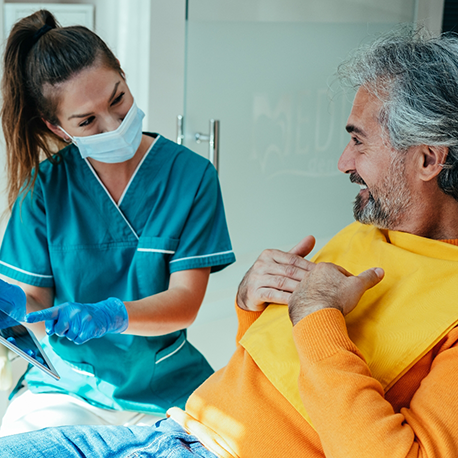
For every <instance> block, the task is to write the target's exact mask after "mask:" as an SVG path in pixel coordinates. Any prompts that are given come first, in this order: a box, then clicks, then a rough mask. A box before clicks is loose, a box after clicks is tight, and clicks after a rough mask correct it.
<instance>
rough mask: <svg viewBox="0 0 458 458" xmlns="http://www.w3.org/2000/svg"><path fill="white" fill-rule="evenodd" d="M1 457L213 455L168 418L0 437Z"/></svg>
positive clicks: (193, 457)
mask: <svg viewBox="0 0 458 458" xmlns="http://www.w3.org/2000/svg"><path fill="white" fill-rule="evenodd" d="M0 455H1V457H2V458H18V457H20V458H26V457H32V458H64V457H65V458H73V457H75V458H82V457H88V458H102V457H110V458H112V457H122V458H146V457H154V458H216V455H215V454H213V453H212V452H210V451H208V450H207V449H206V448H205V447H204V446H203V445H202V444H201V443H200V442H199V440H198V439H197V438H196V437H194V436H191V435H189V434H188V433H187V432H186V431H185V430H184V429H183V428H182V427H181V426H180V425H178V424H177V423H176V422H174V421H173V420H171V419H166V420H161V421H158V422H157V423H156V425H155V426H131V427H125V426H62V427H59V428H45V429H41V430H39V431H33V432H30V433H25V434H16V435H14V436H7V437H3V438H0Z"/></svg>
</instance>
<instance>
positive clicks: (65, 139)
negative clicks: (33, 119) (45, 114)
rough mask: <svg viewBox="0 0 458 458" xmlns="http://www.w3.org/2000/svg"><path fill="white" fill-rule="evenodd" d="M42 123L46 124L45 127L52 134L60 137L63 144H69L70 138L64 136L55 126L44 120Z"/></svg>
mask: <svg viewBox="0 0 458 458" xmlns="http://www.w3.org/2000/svg"><path fill="white" fill-rule="evenodd" d="M41 119H42V120H43V122H44V123H45V124H46V127H47V128H48V129H49V130H50V131H51V132H52V133H54V134H56V135H57V136H58V137H60V138H61V139H62V140H63V141H64V142H67V143H68V142H70V141H71V138H69V136H68V135H66V134H65V133H64V132H63V131H62V130H61V129H60V128H59V127H58V126H55V125H54V124H51V123H50V122H49V121H46V119H43V118H41Z"/></svg>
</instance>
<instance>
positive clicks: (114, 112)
mask: <svg viewBox="0 0 458 458" xmlns="http://www.w3.org/2000/svg"><path fill="white" fill-rule="evenodd" d="M2 91H3V108H2V123H3V130H4V135H5V139H6V146H7V156H8V171H9V203H10V207H11V208H12V215H11V219H10V221H9V224H8V227H7V230H6V233H5V237H4V240H3V244H2V247H1V251H0V274H2V275H3V276H6V277H8V278H10V279H12V280H13V281H14V282H15V283H16V284H19V285H20V286H21V287H22V288H23V290H24V291H25V292H26V294H27V309H28V311H29V312H36V313H32V314H29V315H28V321H29V322H36V321H43V320H45V322H46V331H47V334H48V336H46V337H45V338H44V339H43V341H42V343H43V345H44V347H45V349H46V350H47V353H48V354H49V355H50V357H51V360H52V363H53V365H54V366H55V368H56V370H57V372H59V374H60V375H61V380H60V381H58V382H57V381H53V380H52V379H51V378H50V377H47V376H46V375H45V374H43V373H42V372H41V371H39V370H37V369H29V370H28V371H27V373H26V375H25V380H26V382H27V387H28V390H26V391H25V392H24V390H21V391H20V392H19V395H16V397H15V398H14V399H13V401H12V403H11V404H10V406H9V408H8V411H7V413H6V415H5V417H4V421H3V425H2V434H3V435H6V434H11V433H15V432H22V431H28V430H33V429H39V428H43V427H45V426H54V425H62V424H147V423H151V422H153V421H155V420H156V418H154V417H151V418H150V417H148V418H147V417H146V416H145V415H143V414H145V413H148V414H152V415H153V416H154V415H156V416H163V414H164V412H165V410H166V409H167V408H168V407H169V406H170V405H172V404H173V405H183V404H184V402H185V401H186V399H187V397H188V395H189V394H190V393H191V392H192V391H193V390H194V389H195V388H196V387H197V386H198V385H199V384H200V383H201V382H202V381H203V380H204V379H205V378H207V377H208V376H209V375H210V374H211V372H212V370H211V368H210V366H209V364H208V363H207V362H206V360H205V359H204V357H203V356H202V355H201V354H200V353H199V352H198V351H197V350H196V349H195V348H194V347H192V346H191V345H190V344H189V343H188V342H187V340H186V331H185V328H186V327H187V326H189V325H190V324H191V323H192V322H193V320H194V319H195V317H196V314H197V312H198V310H199V307H200V305H201V302H202V300H203V297H204V294H205V290H206V286H207V281H208V276H209V274H210V271H218V270H220V269H222V268H224V267H225V266H227V265H228V264H230V263H232V262H233V261H234V260H235V258H234V254H233V252H232V250H231V245H230V240H229V236H228V231H227V226H226V221H225V216H224V209H223V204H222V200H221V193H220V189H219V184H218V179H217V175H216V172H215V170H214V168H213V167H212V166H211V164H210V163H209V162H208V161H206V160H205V159H203V158H201V157H200V156H198V155H196V154H194V153H192V152H190V151H189V150H187V149H186V148H184V147H181V146H178V145H176V144H175V143H172V142H170V141H168V140H166V139H165V138H163V137H161V136H159V135H157V134H145V133H142V131H141V124H142V119H143V116H144V114H143V113H142V111H141V110H140V109H139V108H137V105H136V102H135V101H134V99H133V97H132V94H131V93H130V91H129V88H128V86H127V84H126V80H125V75H124V73H123V71H122V69H121V67H120V65H119V62H118V60H117V59H116V58H115V57H114V55H113V54H112V52H111V51H110V50H109V49H108V47H107V46H106V45H105V43H104V42H103V41H102V40H101V39H100V38H99V37H98V36H97V35H95V34H94V33H93V32H91V31H90V30H88V29H86V28H85V27H79V26H78V27H64V28H62V27H60V26H58V24H57V23H56V21H55V18H54V17H53V16H52V14H51V13H49V12H48V11H44V10H41V11H38V12H37V13H35V14H33V15H31V16H29V17H27V18H24V19H22V20H21V21H19V22H18V23H17V24H16V25H15V26H14V28H13V29H12V31H11V34H10V36H9V38H8V42H7V46H6V51H5V61H4V74H3V82H2ZM63 142H66V143H68V146H66V147H65V148H63V149H61V150H60V151H59V152H58V153H57V154H54V152H55V151H57V150H56V149H53V147H54V146H55V145H62V144H63ZM43 155H44V156H46V158H47V159H46V160H44V161H43V162H40V160H41V159H42V158H43ZM51 307H52V308H51ZM46 309H48V310H46ZM21 393H22V394H21Z"/></svg>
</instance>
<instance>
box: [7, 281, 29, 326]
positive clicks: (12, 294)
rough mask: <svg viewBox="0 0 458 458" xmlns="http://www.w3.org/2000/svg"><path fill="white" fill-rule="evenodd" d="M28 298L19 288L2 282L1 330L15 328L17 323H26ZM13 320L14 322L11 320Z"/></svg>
mask: <svg viewBox="0 0 458 458" xmlns="http://www.w3.org/2000/svg"><path fill="white" fill-rule="evenodd" d="M26 302H27V298H26V296H25V293H24V291H23V290H22V289H21V288H19V286H16V285H11V284H10V283H6V282H5V281H3V280H0V312H3V313H0V329H4V328H8V327H10V326H14V325H16V324H17V323H15V322H14V321H13V320H16V321H24V320H25V314H26ZM11 318H12V319H13V320H11Z"/></svg>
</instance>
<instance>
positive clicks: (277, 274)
mask: <svg viewBox="0 0 458 458" xmlns="http://www.w3.org/2000/svg"><path fill="white" fill-rule="evenodd" d="M314 246H315V238H314V237H312V236H311V235H309V236H307V237H305V238H304V239H303V240H301V241H300V242H299V243H298V244H297V245H296V246H295V247H294V248H293V249H291V250H290V251H289V252H288V253H285V252H284V251H280V250H264V251H263V252H262V253H261V255H260V256H259V258H258V259H257V260H256V262H255V263H254V264H253V266H252V267H251V268H250V270H249V271H248V272H247V273H246V274H245V276H244V277H243V280H242V282H241V283H240V285H239V289H238V292H237V304H238V306H239V307H240V308H242V309H244V310H249V311H256V312H257V311H262V310H264V308H265V307H266V305H267V304H268V303H275V304H287V303H288V300H289V298H290V296H291V293H292V292H293V291H294V290H295V289H296V287H297V286H298V285H299V283H300V281H301V280H302V279H303V278H304V275H305V274H306V273H307V272H309V271H310V270H311V269H312V268H313V267H314V266H315V264H314V263H313V262H310V261H307V260H305V259H304V256H307V255H308V254H309V253H310V252H311V251H312V249H313V247H314Z"/></svg>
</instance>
